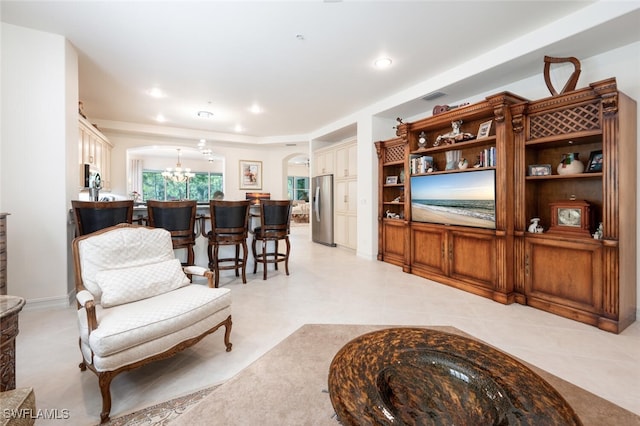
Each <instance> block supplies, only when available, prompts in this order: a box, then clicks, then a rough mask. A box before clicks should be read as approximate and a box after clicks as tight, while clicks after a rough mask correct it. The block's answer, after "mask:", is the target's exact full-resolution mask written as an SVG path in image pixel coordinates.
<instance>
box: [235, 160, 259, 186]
mask: <svg viewBox="0 0 640 426" xmlns="http://www.w3.org/2000/svg"><path fill="white" fill-rule="evenodd" d="M240 189H262V161H252V160H240Z"/></svg>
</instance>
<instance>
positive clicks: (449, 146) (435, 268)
mask: <svg viewBox="0 0 640 426" xmlns="http://www.w3.org/2000/svg"><path fill="white" fill-rule="evenodd" d="M523 101H524V99H523V98H521V97H519V96H516V95H514V94H512V93H508V92H504V93H499V94H496V95H492V96H488V97H487V98H486V99H485V100H484V101H481V102H478V103H475V104H471V105H467V106H463V107H459V108H456V109H453V110H450V111H449V112H446V113H442V114H439V115H435V116H432V117H428V118H425V119H423V120H420V121H416V122H413V123H404V124H401V125H399V126H398V135H399V136H400V138H401V139H402V140H403V141H404V142H405V144H406V146H407V148H408V149H407V151H408V153H407V156H406V161H407V162H406V164H405V168H406V169H407V170H408V172H409V174H408V175H409V178H408V181H405V186H406V187H407V193H406V196H407V197H408V198H409V199H410V202H409V203H407V208H406V215H407V216H408V218H409V221H408V226H409V228H410V232H409V238H408V239H407V240H408V241H409V249H408V250H407V251H406V252H405V257H406V258H405V270H408V271H410V272H412V273H414V274H416V275H420V276H423V277H425V278H430V279H432V280H435V281H438V282H441V283H444V284H447V285H451V286H453V287H457V288H461V289H463V290H466V291H469V292H472V293H475V294H479V295H482V296H485V297H488V298H491V299H493V300H495V301H498V302H501V303H511V302H513V301H514V292H513V263H514V258H513V213H512V212H513V203H514V198H513V192H514V182H513V162H512V161H511V160H510V159H511V158H512V157H513V150H514V143H513V130H512V127H511V125H512V124H511V109H510V107H511V105H514V104H516V103H520V102H523ZM421 139H424V140H421ZM425 163H426V164H427V166H426V167H425V166H424V164H425ZM480 171H487V172H486V173H488V174H485V175H484V176H485V177H486V176H490V178H489V180H490V183H489V185H488V188H490V189H491V190H492V191H493V196H492V197H491V196H489V195H482V196H480V191H481V190H480V189H478V190H477V191H475V190H474V189H473V188H474V187H475V182H477V181H478V177H479V176H480V174H479V173H478V172H480ZM437 175H440V176H442V178H445V179H446V178H447V177H448V181H449V182H446V181H444V180H443V179H441V180H436V181H435V182H433V185H441V184H446V185H448V184H449V183H453V182H454V181H460V179H464V178H466V179H467V183H466V184H461V183H456V184H455V186H454V187H451V188H448V189H447V190H446V191H444V192H443V193H442V194H441V195H440V197H442V200H433V199H432V200H431V202H429V206H428V208H429V210H430V213H429V214H430V215H431V216H442V219H440V220H436V221H433V220H432V219H425V218H422V217H418V216H416V214H417V212H418V211H420V210H424V208H425V206H424V205H422V204H420V206H421V208H419V209H418V210H416V214H414V210H413V209H414V207H412V206H411V203H420V200H416V198H419V197H418V195H417V191H416V190H415V189H412V185H414V184H415V185H417V182H418V181H419V180H420V179H421V177H422V176H432V177H433V176H437ZM431 180H434V179H433V178H431ZM425 182H426V181H425ZM423 185H424V183H423ZM463 185H464V186H463ZM484 189H487V188H484ZM462 191H466V192H467V194H466V198H460V197H457V196H456V194H457V193H458V192H462ZM411 194H414V195H415V196H414V197H413V198H412V196H411ZM476 199H481V200H482V202H483V203H485V205H486V208H487V214H486V215H485V218H484V219H482V220H480V221H479V220H476V217H477V216H475V215H476V213H477V212H476V211H475V207H471V206H470V203H471V202H472V201H474V200H476ZM444 200H447V201H444ZM440 201H442V202H443V204H442V205H436V202H440ZM459 203H463V204H464V205H463V204H459ZM416 205H418V204H416ZM458 205H460V206H462V207H458ZM421 214H424V213H421ZM478 216H479V214H478ZM449 218H450V219H451V221H450V222H448V220H449ZM457 220H458V221H459V222H458V223H456V221H457ZM436 222H437V223H436ZM474 222H475V223H476V224H475V225H473V223H474Z"/></svg>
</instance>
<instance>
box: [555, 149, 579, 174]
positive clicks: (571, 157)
mask: <svg viewBox="0 0 640 426" xmlns="http://www.w3.org/2000/svg"><path fill="white" fill-rule="evenodd" d="M578 156H579V153H577V152H571V153H568V154H562V160H561V161H560V164H558V169H557V170H558V174H559V175H575V174H579V173H582V172H584V164H582V161H580V160H579V158H578Z"/></svg>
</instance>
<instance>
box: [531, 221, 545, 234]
mask: <svg viewBox="0 0 640 426" xmlns="http://www.w3.org/2000/svg"><path fill="white" fill-rule="evenodd" d="M528 230H529V232H531V233H534V234H542V231H543V228H542V226H540V218H539V217H534V218H533V219H531V225H529V229H528Z"/></svg>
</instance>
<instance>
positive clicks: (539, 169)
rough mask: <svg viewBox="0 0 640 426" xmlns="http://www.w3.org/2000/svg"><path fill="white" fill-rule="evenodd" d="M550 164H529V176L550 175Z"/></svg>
mask: <svg viewBox="0 0 640 426" xmlns="http://www.w3.org/2000/svg"><path fill="white" fill-rule="evenodd" d="M550 175H551V164H530V165H529V176H550Z"/></svg>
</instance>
